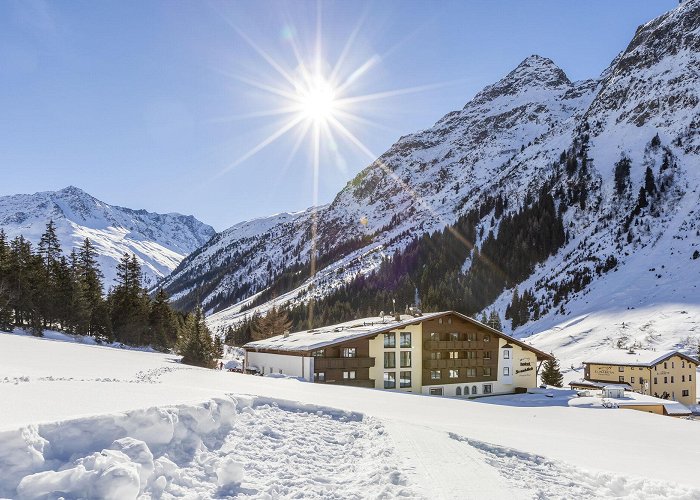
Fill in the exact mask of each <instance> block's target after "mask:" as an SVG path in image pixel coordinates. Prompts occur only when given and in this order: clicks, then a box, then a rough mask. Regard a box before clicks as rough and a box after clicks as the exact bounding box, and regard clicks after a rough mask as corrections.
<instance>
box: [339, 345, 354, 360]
mask: <svg viewBox="0 0 700 500" xmlns="http://www.w3.org/2000/svg"><path fill="white" fill-rule="evenodd" d="M341 356H342V357H344V358H354V357H356V356H357V348H355V347H343V350H342V351H341Z"/></svg>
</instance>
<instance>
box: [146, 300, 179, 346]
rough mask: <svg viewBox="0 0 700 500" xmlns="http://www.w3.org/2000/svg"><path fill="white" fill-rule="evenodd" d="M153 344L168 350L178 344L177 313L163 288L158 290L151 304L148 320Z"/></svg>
mask: <svg viewBox="0 0 700 500" xmlns="http://www.w3.org/2000/svg"><path fill="white" fill-rule="evenodd" d="M148 323H149V327H150V337H151V342H152V345H153V346H154V347H157V348H159V349H166V348H168V347H172V346H174V345H175V343H176V342H177V337H178V329H179V326H178V324H177V319H176V317H175V313H174V312H173V310H172V309H171V307H170V304H169V302H168V295H167V294H166V293H165V291H164V290H163V289H162V288H159V289H158V293H156V296H155V299H154V300H153V303H152V304H151V311H150V314H149V318H148Z"/></svg>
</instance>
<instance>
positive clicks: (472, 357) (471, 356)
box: [467, 351, 476, 359]
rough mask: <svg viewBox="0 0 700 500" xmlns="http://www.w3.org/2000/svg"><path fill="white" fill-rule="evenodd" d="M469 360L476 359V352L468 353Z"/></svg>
mask: <svg viewBox="0 0 700 500" xmlns="http://www.w3.org/2000/svg"><path fill="white" fill-rule="evenodd" d="M467 359H476V351H467Z"/></svg>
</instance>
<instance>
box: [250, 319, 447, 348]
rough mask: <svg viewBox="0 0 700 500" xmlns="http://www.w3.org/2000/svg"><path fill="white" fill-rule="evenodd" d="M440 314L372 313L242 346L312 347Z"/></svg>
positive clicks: (352, 338)
mask: <svg viewBox="0 0 700 500" xmlns="http://www.w3.org/2000/svg"><path fill="white" fill-rule="evenodd" d="M441 314H444V313H429V314H423V315H422V316H418V317H414V316H411V315H401V316H400V321H396V319H395V318H394V317H393V316H390V315H386V316H384V317H382V316H372V317H369V318H362V319H355V320H352V321H346V322H345V323H338V324H336V325H330V326H324V327H320V328H312V329H311V330H304V331H301V332H294V333H290V334H289V335H288V336H286V337H285V336H284V335H277V336H276V337H270V338H269V339H265V340H257V341H253V342H248V343H247V344H246V345H245V346H243V347H245V348H246V349H248V350H256V349H272V350H278V351H313V350H316V349H321V348H323V347H326V346H329V345H333V344H338V343H340V342H346V341H348V340H354V339H357V338H361V337H366V336H370V335H373V334H379V333H381V332H384V331H387V330H390V329H392V328H402V327H405V326H407V325H410V324H414V323H419V322H421V321H425V320H427V319H430V318H433V317H435V316H439V315H441Z"/></svg>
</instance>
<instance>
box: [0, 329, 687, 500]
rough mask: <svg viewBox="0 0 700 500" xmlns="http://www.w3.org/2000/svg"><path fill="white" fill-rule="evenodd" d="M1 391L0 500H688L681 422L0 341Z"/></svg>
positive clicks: (562, 401)
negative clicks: (614, 499) (83, 499)
mask: <svg viewBox="0 0 700 500" xmlns="http://www.w3.org/2000/svg"><path fill="white" fill-rule="evenodd" d="M34 360H36V361H34ZM47 371H50V372H51V375H52V378H48V377H46V373H47ZM93 372H94V373H93ZM147 372H148V373H153V376H151V377H146V378H143V377H139V376H138V374H139V373H147ZM5 377H7V378H8V379H9V378H10V377H16V378H17V379H20V378H21V379H23V381H21V382H17V383H0V400H1V401H3V407H2V412H0V496H3V495H4V496H9V497H18V498H23V497H22V495H24V498H36V497H37V496H41V495H43V494H44V493H46V492H47V491H51V492H52V493H51V494H50V496H54V497H55V496H60V495H63V496H66V497H79V496H94V495H99V494H101V493H105V494H107V493H110V494H112V493H113V494H115V495H118V496H119V497H120V498H136V497H137V496H140V497H141V498H154V497H160V498H172V497H175V496H182V495H193V496H199V497H213V496H217V497H227V496H238V497H242V498H248V497H251V498H252V497H255V498H259V497H265V496H269V497H276V498H296V497H299V496H300V495H301V496H303V497H304V498H329V497H331V498H367V497H383V498H396V497H407V498H431V499H433V498H455V497H460V498H533V497H535V496H538V497H541V498H570V497H571V496H572V495H574V496H575V495H576V494H580V495H582V496H611V495H619V496H627V497H630V498H642V497H643V498H700V477H698V475H697V474H696V470H695V469H696V463H697V460H695V459H694V458H693V457H697V456H698V451H697V446H696V443H697V442H698V439H700V426H698V425H697V422H693V421H689V420H683V419H675V418H671V417H664V416H658V415H652V414H647V413H643V412H635V411H631V410H615V409H604V408H602V407H600V406H596V404H595V403H594V402H593V401H591V403H590V404H589V405H587V406H585V405H584V406H576V405H575V404H574V402H577V401H578V400H580V399H583V398H576V395H575V394H576V393H575V392H574V391H568V390H556V389H551V388H550V389H546V390H536V391H534V393H533V394H519V395H510V396H497V397H489V398H480V399H475V400H467V399H460V398H439V397H430V396H422V395H413V394H408V393H391V392H387V391H379V390H370V389H360V388H353V387H341V386H330V385H323V384H311V383H305V382H300V381H298V380H294V379H289V378H268V377H256V376H251V375H243V374H237V373H231V372H226V371H219V370H207V369H202V368H194V367H185V366H181V365H179V364H177V363H176V362H175V360H174V359H173V357H172V356H169V355H163V354H159V353H149V352H141V351H131V350H122V349H114V348H109V347H102V346H91V345H86V344H81V343H76V342H61V341H57V340H49V339H42V338H35V337H28V336H19V335H7V334H0V380H3V378H5ZM550 396H551V397H550ZM592 429H595V431H594V432H593V431H591V430H592ZM630 435H634V436H639V437H638V438H635V439H630ZM671 451H672V452H671ZM662 454H663V456H664V460H663V461H662V462H659V461H646V460H643V461H638V460H632V459H631V457H639V456H659V455H662ZM18 486H19V487H20V488H19V489H17V488H18Z"/></svg>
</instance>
